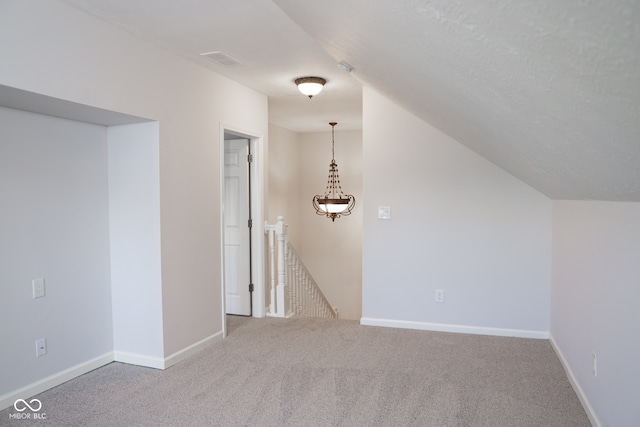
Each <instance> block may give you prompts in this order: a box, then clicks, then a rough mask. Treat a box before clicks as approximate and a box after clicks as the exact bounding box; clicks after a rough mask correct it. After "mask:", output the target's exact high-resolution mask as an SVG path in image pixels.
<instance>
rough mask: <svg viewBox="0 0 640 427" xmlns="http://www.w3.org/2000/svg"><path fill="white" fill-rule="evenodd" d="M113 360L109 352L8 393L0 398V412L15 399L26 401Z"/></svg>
mask: <svg viewBox="0 0 640 427" xmlns="http://www.w3.org/2000/svg"><path fill="white" fill-rule="evenodd" d="M114 360H115V359H114V353H113V352H109V353H106V354H103V355H102V356H98V357H96V358H94V359H91V360H88V361H86V362H83V363H80V364H78V365H75V366H72V367H70V368H68V369H65V370H64V371H61V372H58V373H56V374H53V375H50V376H48V377H46V378H43V379H41V380H39V381H36V382H34V383H31V384H29V385H26V386H24V387H22V388H20V389H18V390H15V391H10V392H9V393H6V394H4V395H2V396H0V411H1V410H3V409H7V408H8V407H10V406H12V405H13V404H14V403H15V401H16V400H17V399H25V400H26V399H28V398H30V397H32V396H35V395H36V394H40V393H42V392H43V391H46V390H49V389H50V388H53V387H56V386H59V385H60V384H62V383H65V382H67V381H69V380H72V379H74V378H76V377H79V376H80V375H84V374H86V373H87V372H91V371H93V370H94V369H97V368H99V367H101V366H104V365H107V364H109V363H111V362H113V361H114ZM42 405H43V406H44V407H45V408H46V405H47V402H42Z"/></svg>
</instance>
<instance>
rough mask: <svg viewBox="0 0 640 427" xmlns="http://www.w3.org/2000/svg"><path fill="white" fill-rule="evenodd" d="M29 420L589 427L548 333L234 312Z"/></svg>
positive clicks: (65, 393)
mask: <svg viewBox="0 0 640 427" xmlns="http://www.w3.org/2000/svg"><path fill="white" fill-rule="evenodd" d="M36 397H37V398H38V399H40V400H41V402H42V405H43V409H42V410H41V412H45V413H46V416H47V419H46V420H44V421H34V420H15V419H9V414H11V413H15V410H14V408H13V407H11V408H9V409H7V410H4V411H1V412H0V425H3V426H4V425H7V426H22V427H24V426H25V425H30V426H32V425H34V426H36V425H46V426H65V427H68V426H300V427H302V426H367V427H371V426H394V427H397V426H487V427H489V426H490V427H499V426H508V427H516V426H545V427H551V426H559V427H560V426H561V427H568V426H571V427H579V426H590V423H589V420H588V418H587V416H586V414H585V412H584V410H583V408H582V406H581V405H580V402H579V401H578V398H577V396H576V394H575V393H574V391H573V389H572V388H571V386H570V384H569V382H568V380H567V378H566V374H565V372H564V370H563V368H562V366H561V364H560V362H559V361H558V359H557V357H556V355H555V353H554V352H553V349H552V348H551V345H550V344H549V343H548V342H547V341H545V340H532V339H522V338H504V337H489V336H477V335H464V334H448V333H440V332H427V331H412V330H401V329H388V328H376V327H368V326H360V325H359V324H358V323H357V322H352V321H345V320H325V319H304V318H294V319H269V318H266V319H252V318H242V317H234V316H230V317H229V336H228V338H226V339H225V340H223V341H221V342H218V343H217V344H214V345H212V346H210V347H208V348H206V349H205V350H203V351H201V352H199V353H198V354H196V355H194V356H192V357H190V358H188V359H186V360H184V361H182V362H180V363H179V364H177V365H175V366H173V367H171V368H169V369H167V370H166V371H159V370H154V369H149V368H141V367H138V366H132V365H126V364H122V363H111V364H109V365H106V366H104V367H102V368H100V369H97V370H95V371H93V372H90V373H88V374H86V375H83V376H81V377H79V378H76V379H74V380H71V381H69V382H67V383H65V384H62V385H60V386H58V387H55V388H53V389H51V390H48V391H46V392H44V393H42V394H40V395H38V396H36Z"/></svg>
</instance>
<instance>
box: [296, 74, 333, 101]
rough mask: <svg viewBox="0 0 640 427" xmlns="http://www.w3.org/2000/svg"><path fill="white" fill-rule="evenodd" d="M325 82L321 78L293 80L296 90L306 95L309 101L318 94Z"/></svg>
mask: <svg viewBox="0 0 640 427" xmlns="http://www.w3.org/2000/svg"><path fill="white" fill-rule="evenodd" d="M326 82H327V81H326V80H325V79H323V78H322V77H300V78H299V79H295V80H294V83H295V84H296V85H297V86H298V90H299V91H300V92H302V93H303V94H305V95H307V96H308V97H309V99H311V98H313V96H314V95H317V94H319V93H320V91H321V90H322V87H323V86H324V84H325V83H326Z"/></svg>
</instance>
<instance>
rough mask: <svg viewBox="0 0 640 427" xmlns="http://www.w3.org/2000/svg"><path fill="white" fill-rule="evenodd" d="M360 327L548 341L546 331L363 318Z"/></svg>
mask: <svg viewBox="0 0 640 427" xmlns="http://www.w3.org/2000/svg"><path fill="white" fill-rule="evenodd" d="M360 324H361V325H367V326H383V327H386V328H401V329H419V330H423V331H436V332H455V333H460V334H473V335H493V336H499V337H518V338H535V339H548V338H549V332H548V331H531V330H526V329H504V328H485V327H480V326H466V325H448V324H444V323H427V322H415V321H411V320H390V319H376V318H372V317H363V318H361V319H360Z"/></svg>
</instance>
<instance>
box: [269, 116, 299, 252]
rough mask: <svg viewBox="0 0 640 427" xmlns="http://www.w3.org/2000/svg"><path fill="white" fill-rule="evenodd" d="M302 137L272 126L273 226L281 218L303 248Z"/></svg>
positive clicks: (290, 234) (270, 171) (293, 240)
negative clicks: (300, 221) (301, 195)
mask: <svg viewBox="0 0 640 427" xmlns="http://www.w3.org/2000/svg"><path fill="white" fill-rule="evenodd" d="M299 137H300V134H298V133H296V132H292V131H290V130H287V129H284V128H281V127H279V126H276V125H273V124H269V141H270V143H269V201H268V211H269V217H268V218H267V219H268V222H269V224H275V223H276V220H277V217H278V215H282V216H284V219H285V222H286V223H287V224H289V240H290V241H291V243H292V244H293V246H294V247H296V248H298V247H300V240H299V238H300V229H301V226H300V224H299V217H300V211H301V209H302V206H301V203H300V200H299V195H300V174H301V173H302V172H303V170H304V168H302V167H301V165H300V142H299Z"/></svg>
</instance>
